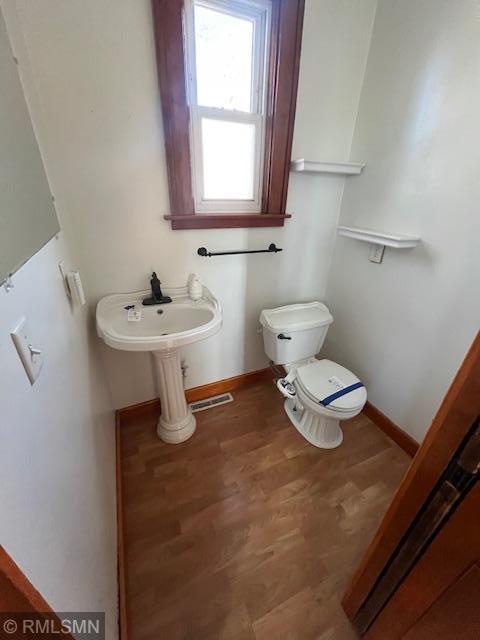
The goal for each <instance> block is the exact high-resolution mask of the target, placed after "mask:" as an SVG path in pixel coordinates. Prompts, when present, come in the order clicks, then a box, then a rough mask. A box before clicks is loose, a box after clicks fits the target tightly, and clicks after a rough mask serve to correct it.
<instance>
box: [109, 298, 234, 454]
mask: <svg viewBox="0 0 480 640" xmlns="http://www.w3.org/2000/svg"><path fill="white" fill-rule="evenodd" d="M163 293H164V294H165V295H168V296H170V297H171V298H172V302H170V303H168V304H159V305H152V306H145V307H144V306H143V305H142V300H143V299H144V298H146V297H148V296H150V295H151V292H150V291H149V290H148V291H136V292H135V293H118V294H113V295H110V296H106V297H105V298H102V299H101V300H100V302H99V303H98V305H97V333H98V335H99V336H100V338H102V340H103V341H104V342H105V343H106V344H107V345H108V346H109V347H112V348H113V349H121V350H123V351H150V352H151V353H152V356H153V360H154V363H155V367H156V372H157V384H158V393H159V396H160V404H161V411H162V413H161V415H160V418H159V420H158V427H157V433H158V435H159V437H160V438H161V439H162V440H163V441H164V442H168V443H169V444H178V443H180V442H184V441H185V440H188V438H190V437H191V436H192V435H193V433H194V432H195V426H196V425H195V417H194V415H193V414H192V412H191V410H190V407H189V406H188V405H187V402H186V400H185V392H184V389H183V377H182V370H181V360H180V351H179V349H180V347H183V346H185V345H187V344H191V343H192V342H197V341H198V340H204V339H205V338H208V337H210V336H213V335H214V334H215V333H217V331H220V328H221V326H222V309H221V307H220V304H219V303H218V301H217V300H216V298H214V296H213V295H212V294H211V293H210V291H209V290H208V289H207V288H206V287H203V295H202V299H201V300H198V301H196V302H193V301H192V300H190V298H189V297H188V290H187V287H178V288H165V289H164V291H163ZM131 305H134V307H135V311H139V312H141V316H140V319H139V320H132V319H130V320H129V317H128V309H126V308H125V307H129V306H131Z"/></svg>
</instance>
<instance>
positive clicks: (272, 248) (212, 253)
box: [197, 242, 283, 258]
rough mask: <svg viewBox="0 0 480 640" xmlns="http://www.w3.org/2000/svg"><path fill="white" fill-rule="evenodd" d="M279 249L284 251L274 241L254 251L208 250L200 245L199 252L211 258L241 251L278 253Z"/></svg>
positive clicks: (232, 254)
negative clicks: (264, 247) (266, 246)
mask: <svg viewBox="0 0 480 640" xmlns="http://www.w3.org/2000/svg"><path fill="white" fill-rule="evenodd" d="M279 251H283V249H279V248H278V247H276V246H275V243H273V242H272V244H271V245H269V247H268V249H256V250H254V251H207V250H206V249H205V247H200V248H199V249H198V250H197V253H198V255H199V256H203V257H204V258H211V257H212V256H235V255H238V254H240V253H278V252H279Z"/></svg>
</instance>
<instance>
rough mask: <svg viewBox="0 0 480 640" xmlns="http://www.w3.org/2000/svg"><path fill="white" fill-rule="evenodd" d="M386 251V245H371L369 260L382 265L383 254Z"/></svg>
mask: <svg viewBox="0 0 480 640" xmlns="http://www.w3.org/2000/svg"><path fill="white" fill-rule="evenodd" d="M384 251H385V245H383V244H372V245H370V255H369V256H368V259H369V260H370V262H377V263H378V264H380V262H382V260H383V252H384Z"/></svg>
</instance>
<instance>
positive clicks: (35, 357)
mask: <svg viewBox="0 0 480 640" xmlns="http://www.w3.org/2000/svg"><path fill="white" fill-rule="evenodd" d="M10 335H11V336H12V340H13V342H14V344H15V347H16V349H17V352H18V355H19V356H20V360H21V361H22V364H23V366H24V367H25V371H26V373H27V376H28V379H29V380H30V383H31V384H33V383H34V382H35V380H36V379H37V378H38V376H39V374H40V370H41V368H42V366H43V353H42V351H41V350H40V349H39V348H38V345H36V344H33V343H32V340H31V337H30V336H31V334H30V329H29V327H28V324H27V320H26V318H22V319H21V320H20V322H19V323H18V326H17V327H16V328H15V329H14V330H13V331H12V333H11V334H10Z"/></svg>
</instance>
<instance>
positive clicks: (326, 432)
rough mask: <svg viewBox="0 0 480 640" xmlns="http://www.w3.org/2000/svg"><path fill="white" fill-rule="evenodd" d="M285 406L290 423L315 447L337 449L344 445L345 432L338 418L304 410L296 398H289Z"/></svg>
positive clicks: (305, 408) (306, 408)
mask: <svg viewBox="0 0 480 640" xmlns="http://www.w3.org/2000/svg"><path fill="white" fill-rule="evenodd" d="M283 406H284V408H285V413H286V414H287V416H288V417H289V419H290V422H292V424H293V425H294V427H295V428H296V429H297V431H298V432H299V433H300V434H301V435H302V436H303V437H304V438H305V440H307V441H308V442H309V443H310V444H313V446H314V447H318V448H320V449H335V448H336V447H339V446H340V445H341V444H342V442H343V432H342V430H341V428H340V423H339V421H338V420H337V419H336V418H330V417H328V416H325V415H322V414H320V413H317V412H314V411H311V410H310V409H308V407H304V408H303V407H301V405H300V404H299V403H298V402H297V401H296V400H295V398H287V399H286V400H285V403H284V405H283Z"/></svg>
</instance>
